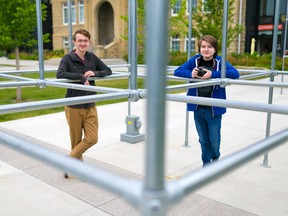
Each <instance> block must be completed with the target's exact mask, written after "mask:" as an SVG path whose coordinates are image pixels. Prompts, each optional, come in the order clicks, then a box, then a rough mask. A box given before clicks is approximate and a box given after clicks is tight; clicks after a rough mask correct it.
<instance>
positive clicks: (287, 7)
mask: <svg viewBox="0 0 288 216" xmlns="http://www.w3.org/2000/svg"><path fill="white" fill-rule="evenodd" d="M287 28H288V1H286V15H285V27H284V30H285V32H284V43H283V52H282V71H284V69H285V52H286V44H287ZM281 82H284V75H282V76H281ZM280 94H283V88H281V90H280Z"/></svg>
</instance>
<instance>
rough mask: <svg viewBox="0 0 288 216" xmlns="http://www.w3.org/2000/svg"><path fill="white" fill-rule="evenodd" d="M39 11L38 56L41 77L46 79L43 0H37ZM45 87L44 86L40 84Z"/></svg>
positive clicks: (37, 9)
mask: <svg viewBox="0 0 288 216" xmlns="http://www.w3.org/2000/svg"><path fill="white" fill-rule="evenodd" d="M36 12H37V39H38V57H39V72H40V79H41V80H44V57H43V55H44V54H43V39H42V36H43V33H42V7H41V0H37V1H36ZM40 87H43V86H40Z"/></svg>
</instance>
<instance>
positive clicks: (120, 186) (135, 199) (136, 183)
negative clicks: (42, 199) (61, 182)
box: [0, 130, 143, 205]
mask: <svg viewBox="0 0 288 216" xmlns="http://www.w3.org/2000/svg"><path fill="white" fill-rule="evenodd" d="M0 144H4V145H5V146H7V147H9V148H12V149H15V150H17V151H18V152H21V153H24V154H26V155H28V156H30V157H33V158H35V159H37V160H39V161H43V162H44V163H46V164H48V165H50V166H53V167H55V168H57V169H60V170H62V171H63V172H67V173H69V174H71V175H73V176H75V177H77V178H79V179H82V180H85V181H88V182H90V183H92V184H94V185H96V186H98V187H101V188H104V189H106V190H109V191H111V192H113V193H115V194H118V195H120V196H122V197H124V198H125V199H126V200H128V201H129V202H130V203H132V204H134V205H138V203H139V202H140V199H141V194H142V188H143V186H142V183H141V182H140V180H136V179H131V178H126V177H123V176H120V175H117V174H115V173H111V172H109V171H107V170H104V169H101V168H100V167H95V166H92V165H90V164H87V163H83V162H81V161H79V160H76V159H73V158H70V157H66V156H64V155H61V154H60V153H57V152H53V151H51V150H49V149H47V148H44V147H41V146H39V145H36V144H32V143H30V142H27V141H25V140H24V139H23V138H22V137H21V138H20V137H16V136H12V135H10V134H7V133H4V132H3V131H1V130H0ZM128 188H129V190H128Z"/></svg>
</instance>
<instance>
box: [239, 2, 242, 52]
mask: <svg viewBox="0 0 288 216" xmlns="http://www.w3.org/2000/svg"><path fill="white" fill-rule="evenodd" d="M242 5H243V2H242V0H240V3H239V22H238V23H239V25H241V24H242ZM240 52H241V33H239V34H238V54H240Z"/></svg>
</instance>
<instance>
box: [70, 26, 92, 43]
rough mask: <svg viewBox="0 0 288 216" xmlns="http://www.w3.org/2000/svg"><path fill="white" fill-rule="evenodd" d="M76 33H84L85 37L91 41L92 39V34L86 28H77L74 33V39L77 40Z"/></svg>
mask: <svg viewBox="0 0 288 216" xmlns="http://www.w3.org/2000/svg"><path fill="white" fill-rule="evenodd" d="M76 34H82V35H84V36H85V37H87V38H89V41H90V38H91V34H90V33H89V32H88V31H87V30H85V29H79V30H77V31H76V32H75V33H74V34H73V40H74V41H76Z"/></svg>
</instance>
